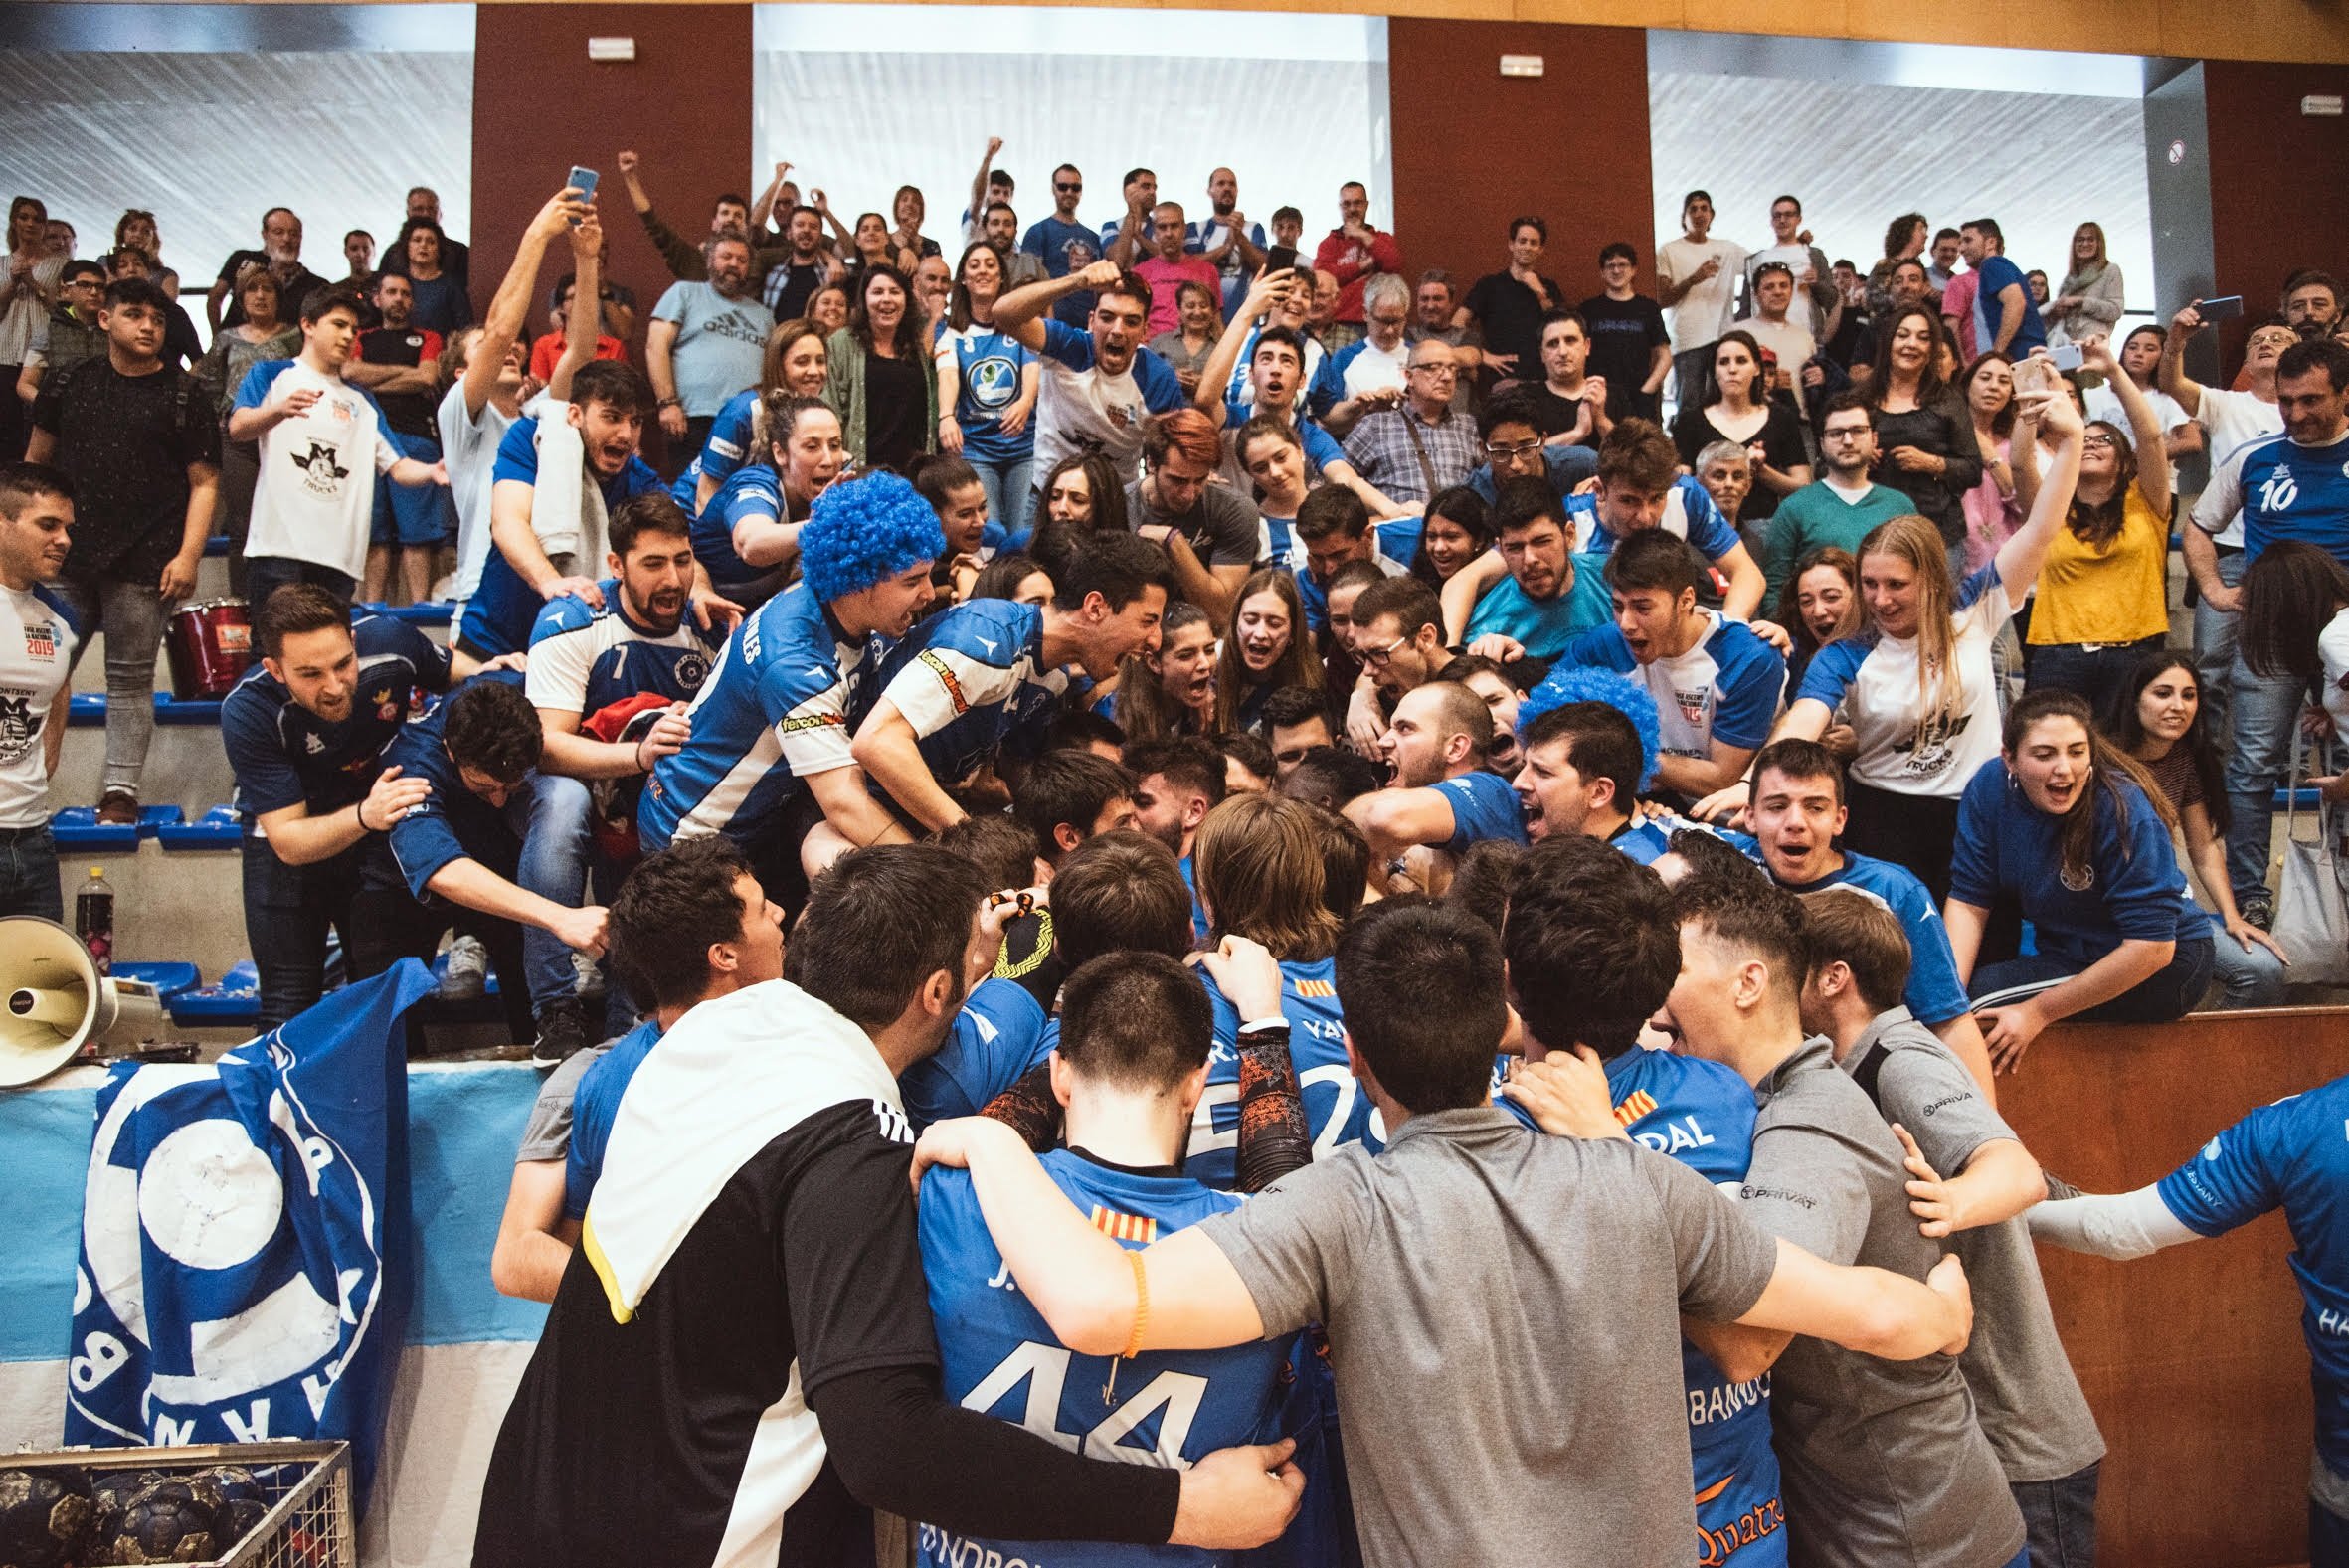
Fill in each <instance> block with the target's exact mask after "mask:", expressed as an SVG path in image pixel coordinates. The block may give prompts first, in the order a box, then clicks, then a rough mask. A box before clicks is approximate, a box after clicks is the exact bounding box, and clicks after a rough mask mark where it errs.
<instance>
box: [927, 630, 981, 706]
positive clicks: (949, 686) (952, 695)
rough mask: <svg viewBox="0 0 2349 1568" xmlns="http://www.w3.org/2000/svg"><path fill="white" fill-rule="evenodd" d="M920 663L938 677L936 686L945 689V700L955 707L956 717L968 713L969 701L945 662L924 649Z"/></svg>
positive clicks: (959, 682) (961, 685)
mask: <svg viewBox="0 0 2349 1568" xmlns="http://www.w3.org/2000/svg"><path fill="white" fill-rule="evenodd" d="M991 651H992V646H991ZM921 662H922V663H924V664H927V665H928V666H929V667H930V671H931V673H932V674H934V675H936V676H937V677H938V684H939V685H941V686H944V687H945V688H946V696H947V700H948V701H949V702H951V703H953V704H954V705H955V712H956V713H957V714H958V715H960V714H965V713H969V712H970V711H971V699H970V698H968V697H966V696H964V695H963V683H962V682H961V681H959V680H957V679H955V672H954V671H953V670H950V669H948V668H947V667H946V660H944V659H942V658H940V657H939V656H938V655H937V654H936V653H933V652H931V651H930V650H928V649H926V648H925V649H924V650H923V651H922V655H921Z"/></svg>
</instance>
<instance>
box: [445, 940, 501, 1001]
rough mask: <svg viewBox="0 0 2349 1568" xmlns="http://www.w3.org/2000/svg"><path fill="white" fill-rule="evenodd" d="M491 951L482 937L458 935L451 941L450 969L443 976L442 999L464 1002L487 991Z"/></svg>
mask: <svg viewBox="0 0 2349 1568" xmlns="http://www.w3.org/2000/svg"><path fill="white" fill-rule="evenodd" d="M488 989H489V950H488V949H486V948H484V947H482V946H481V939H480V938H478V937H458V938H457V939H456V940H455V941H454V942H452V943H451V944H449V968H448V972H447V973H445V974H444V975H443V976H442V978H441V990H440V995H441V999H442V1000H444V1001H452V1002H464V1001H471V1000H473V999H474V998H476V997H479V996H482V995H485V994H487V992H488Z"/></svg>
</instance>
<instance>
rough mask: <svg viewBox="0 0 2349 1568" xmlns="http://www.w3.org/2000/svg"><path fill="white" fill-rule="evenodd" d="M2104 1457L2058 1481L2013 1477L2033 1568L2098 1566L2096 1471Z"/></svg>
mask: <svg viewBox="0 0 2349 1568" xmlns="http://www.w3.org/2000/svg"><path fill="white" fill-rule="evenodd" d="M2101 1468H2102V1461H2098V1462H2097V1463H2096V1464H2094V1465H2090V1466H2089V1467H2088V1468H2087V1469H2085V1470H2081V1471H2075V1472H2073V1473H2072V1474H2071V1475H2069V1476H2066V1477H2064V1478H2062V1479H2061V1480H2058V1481H2010V1482H2009V1483H2008V1485H2007V1489H2008V1490H2009V1491H2011V1492H2013V1493H2014V1494H2015V1506H2016V1507H2018V1508H2021V1509H2022V1510H2023V1528H2024V1531H2025V1532H2026V1537H2027V1540H2028V1543H2029V1544H2028V1550H2029V1552H2030V1557H2031V1568H2096V1473H2097V1472H2098V1471H2099V1470H2100V1469H2101Z"/></svg>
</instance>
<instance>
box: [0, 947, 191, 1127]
mask: <svg viewBox="0 0 2349 1568" xmlns="http://www.w3.org/2000/svg"><path fill="white" fill-rule="evenodd" d="M163 1016H164V1015H163V998H162V996H161V994H160V993H159V992H157V991H156V989H155V987H154V986H152V985H149V984H148V983H147V982H146V981H144V980H130V979H121V980H118V979H114V978H111V977H109V976H106V975H101V974H99V973H98V972H97V964H96V963H95V962H93V961H92V960H91V958H90V950H89V949H88V948H86V947H84V946H83V945H82V939H81V938H79V937H77V936H75V935H74V934H73V933H72V932H70V931H68V930H66V928H65V927H63V926H61V925H59V924H58V923H57V922H56V921H54V920H44V919H42V918H41V917H40V916H38V915H17V916H12V917H9V918H8V919H5V920H0V1088H14V1087H16V1086H18V1085H21V1084H29V1083H32V1082H33V1081H34V1080H35V1079H39V1078H45V1077H47V1076H48V1075H49V1074H51V1073H54V1072H56V1071H57V1070H58V1069H59V1068H60V1067H63V1066H64V1065H65V1064H66V1063H68V1062H70V1061H72V1060H73V1059H74V1058H75V1057H76V1056H78V1055H80V1054H81V1053H82V1051H83V1050H84V1048H85V1047H90V1048H95V1047H101V1046H133V1045H142V1044H144V1043H146V1042H147V1041H150V1040H153V1039H154V1038H155V1037H156V1036H157V1035H158V1034H159V1033H160V1032H161V1030H162V1028H163Z"/></svg>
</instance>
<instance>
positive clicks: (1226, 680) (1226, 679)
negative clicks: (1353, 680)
mask: <svg viewBox="0 0 2349 1568" xmlns="http://www.w3.org/2000/svg"><path fill="white" fill-rule="evenodd" d="M1266 594H1269V595H1271V596H1272V597H1273V598H1274V599H1276V600H1278V601H1279V602H1280V607H1281V613H1282V614H1284V615H1286V616H1287V617H1288V620H1289V639H1288V643H1287V645H1286V646H1284V647H1283V648H1282V649H1281V651H1280V654H1279V656H1278V657H1276V658H1275V659H1274V660H1273V661H1272V664H1271V666H1270V667H1269V668H1268V669H1266V670H1265V671H1264V673H1263V675H1262V676H1261V677H1259V676H1257V675H1256V674H1255V672H1253V671H1252V670H1250V669H1249V668H1248V665H1247V661H1246V660H1245V659H1244V658H1242V657H1241V655H1240V636H1239V625H1240V615H1241V613H1242V612H1243V611H1244V610H1246V609H1247V605H1248V602H1249V601H1250V600H1252V599H1255V598H1258V597H1259V596H1261V595H1266ZM1322 681H1323V669H1322V661H1321V657H1320V655H1319V654H1317V653H1316V652H1315V651H1314V645H1313V633H1312V632H1311V631H1309V630H1308V629H1306V624H1305V600H1304V597H1303V595H1302V594H1300V593H1299V591H1298V588H1297V574H1296V573H1294V572H1292V571H1290V570H1289V569H1288V568H1287V567H1261V568H1259V569H1258V570H1256V571H1254V572H1251V573H1249V574H1248V577H1247V580H1246V581H1245V582H1243V583H1241V584H1240V591H1239V592H1238V593H1237V594H1234V595H1233V596H1232V601H1231V613H1230V614H1229V615H1228V616H1226V617H1225V619H1224V635H1223V648H1222V651H1221V652H1219V653H1217V654H1216V656H1215V725H1216V728H1217V729H1222V730H1240V729H1246V728H1249V725H1248V724H1247V723H1246V722H1244V714H1245V709H1246V706H1247V703H1248V701H1249V698H1250V697H1251V696H1252V695H1253V694H1254V693H1256V692H1258V691H1268V690H1278V689H1279V688H1281V687H1283V686H1302V687H1304V688H1305V689H1306V690H1308V691H1311V692H1313V693H1315V694H1317V695H1318V694H1319V693H1320V692H1321V690H1322Z"/></svg>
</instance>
